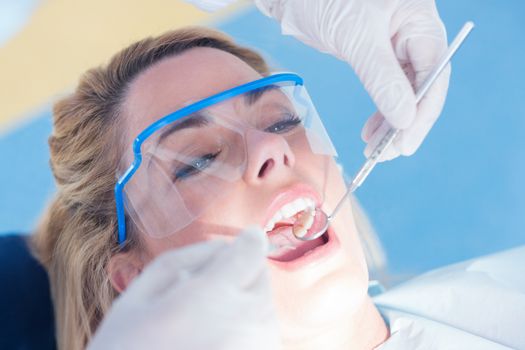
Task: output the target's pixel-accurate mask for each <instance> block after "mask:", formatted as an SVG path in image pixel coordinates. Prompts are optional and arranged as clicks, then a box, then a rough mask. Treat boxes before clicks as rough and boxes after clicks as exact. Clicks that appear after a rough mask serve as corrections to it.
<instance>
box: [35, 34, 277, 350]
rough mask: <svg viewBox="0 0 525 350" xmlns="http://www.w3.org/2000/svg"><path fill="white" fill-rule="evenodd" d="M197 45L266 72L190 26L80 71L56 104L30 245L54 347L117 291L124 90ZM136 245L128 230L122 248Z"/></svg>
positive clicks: (76, 342)
mask: <svg viewBox="0 0 525 350" xmlns="http://www.w3.org/2000/svg"><path fill="white" fill-rule="evenodd" d="M195 47H211V48H216V49H220V50H223V51H226V52H229V53H231V54H233V55H235V56H237V57H239V58H240V59H242V60H243V61H244V62H246V63H247V64H248V65H250V66H251V67H252V68H254V69H255V70H256V71H258V72H259V73H260V74H262V75H267V74H268V67H267V65H266V63H265V61H264V60H263V58H262V57H261V56H260V55H259V54H257V53H256V52H254V51H252V50H250V49H247V48H243V47H240V46H238V45H236V44H235V43H234V42H233V41H232V40H231V39H230V38H229V37H227V36H226V35H224V34H222V33H220V32H217V31H215V30H211V29H206V28H200V27H189V28H185V29H180V30H175V31H171V32H168V33H166V34H163V35H161V36H159V37H155V38H146V39H144V40H141V41H139V42H137V43H134V44H132V45H130V46H129V47H127V48H125V49H124V50H122V51H121V52H119V53H117V54H116V55H115V56H114V57H113V58H112V59H111V60H110V62H109V63H108V64H107V65H106V66H104V67H99V68H94V69H91V70H89V71H88V72H86V73H85V74H84V75H83V76H82V78H81V79H80V82H79V84H78V87H77V89H76V90H75V92H73V93H72V94H71V95H69V96H67V97H65V98H64V99H62V100H61V101H59V102H57V103H56V104H55V106H54V111H53V118H54V128H53V132H52V134H51V136H50V138H49V148H50V153H51V161H50V163H51V168H52V171H53V174H54V177H55V181H56V185H57V193H56V195H55V198H54V199H53V201H52V203H51V204H50V205H49V207H48V209H47V211H46V213H45V214H44V216H43V218H42V221H41V224H40V226H39V228H38V230H37V233H36V234H35V235H34V237H33V247H34V250H35V254H36V255H37V257H38V258H39V260H40V261H41V262H42V263H43V265H44V266H45V267H46V269H47V271H48V274H49V279H50V284H51V293H52V297H53V302H54V307H55V318H56V330H57V335H56V336H57V344H58V348H59V349H67V350H76V349H83V348H84V347H85V346H86V344H87V342H88V341H89V339H90V338H91V336H92V335H93V333H94V332H95V330H96V328H97V326H98V325H99V323H100V322H101V320H102V318H103V317H104V315H105V313H106V312H107V311H108V309H109V307H110V305H111V303H112V301H113V300H114V298H115V297H116V296H117V295H118V293H117V292H116V291H115V290H114V289H113V287H112V285H111V283H110V281H109V277H108V274H107V272H106V267H107V264H108V262H109V259H110V257H111V256H112V255H113V254H115V253H116V252H118V251H119V250H120V248H119V246H118V243H117V239H116V237H117V219H116V211H115V201H114V196H113V187H114V185H115V182H116V178H115V174H116V171H117V166H118V164H119V160H120V159H121V155H122V154H123V145H122V142H121V140H120V138H119V137H120V136H119V133H118V130H117V129H118V128H117V125H119V123H120V121H121V118H122V115H121V113H120V106H121V104H122V101H123V99H124V96H125V93H126V90H127V88H128V87H129V85H130V83H131V82H132V81H133V79H134V78H135V77H136V76H137V75H138V74H140V73H141V72H142V71H144V70H145V69H147V68H148V67H150V66H152V65H153V64H155V63H156V62H158V61H160V60H162V59H163V58H166V57H169V56H173V55H177V54H180V53H182V52H184V51H186V50H189V49H191V48H195ZM136 244H137V238H136V237H134V235H133V234H132V233H131V234H130V238H129V242H128V243H127V249H129V248H130V247H132V246H134V245H136Z"/></svg>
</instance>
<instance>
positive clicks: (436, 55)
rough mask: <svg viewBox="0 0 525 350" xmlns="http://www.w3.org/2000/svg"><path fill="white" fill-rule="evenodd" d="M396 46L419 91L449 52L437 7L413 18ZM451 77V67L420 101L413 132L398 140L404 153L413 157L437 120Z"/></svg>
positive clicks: (398, 145) (398, 36)
mask: <svg viewBox="0 0 525 350" xmlns="http://www.w3.org/2000/svg"><path fill="white" fill-rule="evenodd" d="M412 22H413V23H412ZM394 45H395V48H396V54H397V55H398V57H402V59H407V60H408V61H409V63H410V66H411V68H412V69H413V71H414V76H415V81H414V85H415V86H416V90H417V88H419V87H420V86H421V84H422V83H423V82H424V81H425V80H426V79H427V78H428V76H429V74H430V72H431V71H432V69H433V68H434V67H435V65H436V63H437V62H438V60H439V59H440V58H441V57H442V55H443V54H444V53H445V51H446V49H447V39H446V31H445V27H444V25H443V23H442V22H441V20H440V19H439V15H438V14H437V10H436V8H435V6H433V7H431V8H429V9H428V10H427V11H426V12H424V13H421V14H419V15H418V16H413V19H412V21H411V22H408V23H407V24H406V25H405V26H403V27H402V28H400V30H399V32H398V34H397V36H396V40H394ZM449 78H450V66H449V67H447V68H446V69H445V70H444V71H443V72H442V73H441V74H440V76H439V77H438V78H437V80H436V81H435V82H434V83H433V85H432V87H431V88H430V89H429V91H428V92H427V93H426V95H425V96H424V97H423V99H422V100H421V101H420V103H419V105H418V110H417V114H416V118H415V121H414V124H413V125H411V126H410V131H409V132H406V133H404V135H403V137H402V138H398V139H397V140H396V141H397V142H396V147H397V148H398V149H399V150H400V152H401V154H403V155H411V154H413V153H414V152H415V151H416V150H417V148H418V147H419V145H420V144H421V143H422V141H423V139H424V137H425V136H426V134H427V133H428V131H429V130H430V128H431V127H432V125H433V124H434V122H435V121H436V119H437V118H438V116H439V114H440V113H441V110H442V108H443V104H444V103H445V98H446V94H447V90H448V82H449Z"/></svg>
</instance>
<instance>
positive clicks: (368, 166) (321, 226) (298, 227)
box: [292, 21, 474, 241]
mask: <svg viewBox="0 0 525 350" xmlns="http://www.w3.org/2000/svg"><path fill="white" fill-rule="evenodd" d="M473 28H474V23H473V22H470V21H469V22H467V23H465V24H464V25H463V27H462V28H461V30H460V31H459V33H458V34H457V35H456V37H455V38H454V40H453V41H452V43H451V44H450V46H449V48H448V49H447V51H446V52H445V54H444V55H443V56H442V57H441V59H440V60H439V61H438V64H437V65H436V66H435V67H434V69H433V70H432V71H431V72H430V74H429V75H428V77H427V78H426V79H425V81H424V82H423V84H422V85H421V86H420V87H419V89H418V91H417V92H416V103H419V102H420V101H421V99H422V98H423V96H425V94H426V93H427V91H428V89H429V88H430V87H431V86H432V84H433V83H434V81H436V79H437V78H438V77H439V75H440V74H441V72H442V71H443V69H444V68H445V67H446V66H447V64H448V63H449V61H450V60H451V58H452V56H454V54H455V53H456V51H457V50H458V49H459V47H460V46H461V44H463V41H464V40H465V39H466V37H467V36H468V35H469V33H470V31H471V30H472V29H473ZM399 132H400V130H399V129H392V128H391V129H390V130H388V132H387V133H386V134H385V136H384V137H383V138H382V139H381V141H380V142H379V144H378V145H377V146H376V148H375V149H374V151H373V152H372V154H371V155H370V156H369V157H368V158H367V159H366V161H365V163H364V164H363V165H362V166H361V168H360V169H359V171H358V172H357V174H356V175H355V177H354V178H353V180H352V182H351V183H350V186H349V187H348V189H347V191H346V193H345V194H344V195H343V197H342V198H341V199H340V200H339V202H338V203H337V206H336V207H335V209H334V211H333V212H332V214H331V215H327V214H326V213H325V212H324V211H323V210H322V209H321V208H315V211H314V212H309V213H305V214H303V217H301V218H299V219H298V220H297V221H296V223H294V226H293V231H292V232H293V234H294V236H295V237H296V238H297V239H299V240H301V241H311V240H313V239H316V238H318V237H320V236H322V235H323V234H324V233H325V232H326V230H327V229H328V226H329V225H330V222H331V221H332V219H333V218H334V217H335V215H336V214H337V213H338V211H339V209H340V208H341V207H342V205H343V203H344V200H345V199H346V197H348V195H349V194H350V193H353V192H354V191H355V190H356V189H357V188H358V187H359V186H361V184H362V183H363V182H364V181H365V179H366V178H367V176H368V175H369V174H370V172H371V171H372V169H373V168H374V167H375V165H376V164H377V162H378V160H379V159H380V158H381V155H382V154H383V152H384V151H385V150H386V149H387V148H388V147H389V146H390V145H391V144H392V142H393V141H394V139H395V138H396V137H397V135H398V134H399ZM311 220H312V221H313V222H314V224H313V225H312V226H311V227H310V228H309V229H305V228H304V226H309V225H308V224H305V223H309V224H310V225H311V222H312V221H311Z"/></svg>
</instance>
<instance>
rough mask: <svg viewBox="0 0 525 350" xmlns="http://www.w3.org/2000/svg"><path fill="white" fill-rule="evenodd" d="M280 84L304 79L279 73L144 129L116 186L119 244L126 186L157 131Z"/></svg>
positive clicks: (123, 238) (123, 229) (299, 82)
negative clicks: (261, 89) (150, 138)
mask: <svg viewBox="0 0 525 350" xmlns="http://www.w3.org/2000/svg"><path fill="white" fill-rule="evenodd" d="M279 82H293V83H295V85H303V79H302V78H301V77H300V76H298V75H297V74H294V73H279V74H274V75H270V76H268V77H264V78H261V79H258V80H255V81H252V82H249V83H246V84H243V85H239V86H237V87H234V88H232V89H229V90H226V91H223V92H220V93H218V94H215V95H212V96H210V97H207V98H205V99H203V100H200V101H198V102H195V103H192V104H191V105H188V106H186V107H183V108H181V109H179V110H177V111H175V112H173V113H170V114H168V115H167V116H165V117H162V118H161V119H159V120H157V121H156V122H154V123H152V124H151V125H150V126H148V127H147V128H146V129H144V130H143V131H142V132H141V133H140V134H139V135H138V136H137V137H136V138H135V140H134V141H133V154H134V160H133V163H132V164H131V165H130V166H129V168H128V169H127V170H126V172H125V173H124V175H122V176H121V177H120V178H119V179H118V181H117V183H116V184H115V203H116V207H117V222H118V243H119V245H120V246H123V245H124V243H125V242H126V238H127V235H126V216H125V212H124V196H123V191H124V186H125V185H126V183H127V182H128V181H129V180H130V179H131V177H132V176H133V174H134V173H135V172H136V171H137V169H138V168H139V167H140V164H141V163H142V153H141V147H142V144H143V143H144V141H146V140H147V139H148V138H149V137H150V136H151V135H152V134H153V133H154V132H155V131H157V130H159V129H161V128H163V127H164V126H166V125H168V124H170V123H172V122H174V121H176V120H178V119H181V118H183V117H185V116H187V115H189V114H192V113H195V112H197V111H199V110H201V109H204V108H207V107H209V106H211V105H214V104H217V103H219V102H222V101H224V100H227V99H229V98H232V97H235V96H238V95H241V94H244V93H246V92H248V91H252V90H255V89H259V88H261V87H264V86H267V85H271V84H274V83H279Z"/></svg>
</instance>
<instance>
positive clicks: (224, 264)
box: [201, 227, 268, 288]
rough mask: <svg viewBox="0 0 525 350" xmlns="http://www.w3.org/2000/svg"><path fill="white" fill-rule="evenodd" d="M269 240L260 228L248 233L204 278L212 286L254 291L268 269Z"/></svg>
mask: <svg viewBox="0 0 525 350" xmlns="http://www.w3.org/2000/svg"><path fill="white" fill-rule="evenodd" d="M267 253H268V239H267V237H266V233H265V232H264V231H263V230H262V229H261V228H258V227H252V228H248V229H246V230H244V231H243V232H242V233H241V234H239V236H238V237H237V238H236V239H235V240H234V241H233V243H231V244H230V245H229V247H228V249H224V250H222V251H221V252H220V253H219V254H218V255H217V256H216V257H215V259H214V263H213V264H210V265H208V266H207V267H206V268H205V269H203V271H202V275H201V277H202V278H203V279H206V280H208V281H210V283H211V284H217V285H219V284H225V285H231V286H237V287H239V288H250V286H251V285H253V284H254V283H256V282H257V280H258V279H259V277H260V276H261V274H263V273H264V272H265V271H266V269H267V266H266V255H267Z"/></svg>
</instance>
